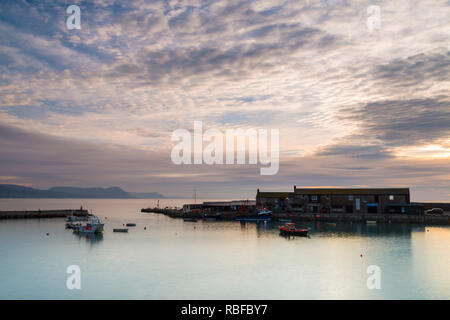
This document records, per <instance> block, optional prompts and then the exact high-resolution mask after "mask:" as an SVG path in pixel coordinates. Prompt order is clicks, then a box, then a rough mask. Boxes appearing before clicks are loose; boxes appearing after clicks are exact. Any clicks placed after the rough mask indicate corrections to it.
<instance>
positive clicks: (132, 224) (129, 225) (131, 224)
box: [127, 223, 136, 227]
mask: <svg viewBox="0 0 450 320" xmlns="http://www.w3.org/2000/svg"><path fill="white" fill-rule="evenodd" d="M127 227H136V223H127Z"/></svg>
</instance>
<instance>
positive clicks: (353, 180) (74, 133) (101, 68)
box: [0, 0, 450, 202]
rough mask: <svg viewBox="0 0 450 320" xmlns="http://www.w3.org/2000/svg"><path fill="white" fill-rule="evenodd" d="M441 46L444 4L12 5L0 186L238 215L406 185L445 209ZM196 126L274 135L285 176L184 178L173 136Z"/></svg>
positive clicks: (5, 39) (7, 23) (448, 179)
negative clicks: (301, 198) (124, 194)
mask: <svg viewBox="0 0 450 320" xmlns="http://www.w3.org/2000/svg"><path fill="white" fill-rule="evenodd" d="M72 4H75V5H78V6H79V8H80V12H81V28H80V29H68V28H67V24H66V20H67V19H68V17H69V16H70V14H67V13H66V9H67V7H68V6H70V5H72ZM371 6H376V7H377V8H379V13H380V15H379V17H380V20H377V21H381V22H380V24H379V25H378V26H377V27H376V28H374V27H373V24H370V23H368V19H369V22H370V21H373V20H370V19H373V17H374V16H373V11H370V10H369V13H368V8H369V7H371ZM449 39H450V2H449V1H439V0H433V1H414V0H398V1H391V0H389V1H343V0H331V1H324V0H322V1H319V0H317V1H298V0H295V1H290V0H288V1H282V0H277V1H274V0H254V1H241V0H239V1H237V0H230V1H223V0H220V1H207V0H205V1H201V0H198V1H170V0H166V1H144V0H134V1H112V0H111V1H110V0H94V1H92V0H91V1H55V0H51V1H23V0H22V1H17V0H15V1H9V0H2V1H1V3H0V183H5V184H20V185H26V186H32V187H37V188H49V187H52V186H60V185H65V186H80V187H109V186H120V187H122V188H123V189H125V190H127V191H134V192H160V193H162V194H164V195H166V196H178V197H183V196H184V197H192V195H193V192H194V191H193V190H194V189H195V190H196V193H197V197H199V198H208V197H210V198H235V199H245V198H252V197H254V196H255V194H256V189H257V188H259V189H260V190H262V191H292V190H293V186H294V185H297V187H302V186H304V187H310V186H317V187H320V186H327V187H366V186H367V187H409V188H410V189H411V194H412V200H413V201H447V202H448V201H450V161H449V157H450V97H449V91H450V90H449V89H450V53H449V48H450V46H449ZM200 120H201V121H203V126H204V127H205V129H208V128H211V129H218V130H221V131H223V132H224V131H225V130H227V129H233V128H243V129H248V128H256V129H278V130H279V134H280V137H279V145H280V146H279V152H280V165H279V171H278V173H277V174H276V175H268V176H263V175H260V170H259V167H260V166H259V165H249V164H244V165H206V164H197V165H175V164H174V163H173V162H172V161H171V150H172V148H173V146H174V143H173V141H171V135H172V133H173V132H174V130H177V129H180V128H184V129H187V130H190V131H192V130H193V126H194V121H200Z"/></svg>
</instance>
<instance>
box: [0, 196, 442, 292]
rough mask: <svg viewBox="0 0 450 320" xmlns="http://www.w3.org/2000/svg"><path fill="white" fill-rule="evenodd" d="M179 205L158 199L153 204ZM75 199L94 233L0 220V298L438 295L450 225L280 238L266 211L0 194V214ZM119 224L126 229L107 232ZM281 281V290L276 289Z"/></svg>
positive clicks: (309, 224) (324, 225) (328, 230)
mask: <svg viewBox="0 0 450 320" xmlns="http://www.w3.org/2000/svg"><path fill="white" fill-rule="evenodd" d="M189 201H190V200H189V199H165V200H161V201H160V206H162V207H166V206H167V207H172V208H174V207H181V206H182V205H183V204H184V203H187V202H189ZM152 202H153V203H152ZM198 202H211V200H208V199H198ZM80 204H82V205H83V207H85V208H92V209H93V212H94V213H96V215H97V216H99V217H100V218H101V219H102V221H103V222H104V223H105V225H104V232H103V234H100V235H95V234H93V235H89V234H86V235H82V234H74V233H73V232H72V230H67V229H65V228H64V218H55V219H53V218H52V219H23V220H20V219H5V220H1V221H0V241H2V246H0V250H1V251H0V254H1V256H2V263H1V264H0V280H1V281H2V288H1V289H0V297H1V298H3V299H15V298H16V299H27V298H29V299H33V298H35V299H204V298H205V297H208V298H210V299H330V298H332V299H339V298H342V299H448V298H449V295H448V288H449V287H450V277H449V275H448V272H447V266H448V263H449V262H450V261H449V260H450V255H449V254H448V243H449V241H450V228H449V226H437V225H436V226H427V225H418V224H402V223H392V224H388V223H382V224H380V223H377V224H366V223H361V222H336V223H328V222H325V221H322V220H316V221H312V220H311V221H295V224H296V226H297V227H299V228H310V231H309V232H308V237H283V236H280V234H279V233H280V232H279V227H280V226H282V225H284V224H285V222H279V221H277V220H275V219H272V221H271V222H267V223H252V222H238V221H232V220H217V221H211V220H203V219H198V221H197V222H196V223H190V222H189V223H187V222H184V221H183V219H174V218H172V217H170V216H168V215H165V214H157V213H146V212H144V213H142V212H140V210H139V209H138V208H144V207H146V206H148V205H149V204H150V205H152V204H153V206H155V207H156V204H157V201H156V200H154V201H149V200H147V199H145V200H119V199H117V200H114V199H113V200H110V199H69V200H67V199H21V200H20V201H17V200H13V199H7V200H0V206H1V208H2V209H4V210H6V209H8V210H18V209H19V208H23V209H30V208H39V207H40V208H44V207H46V208H48V209H52V208H62V207H72V208H76V207H77V206H78V207H79V206H80ZM274 215H275V214H274ZM105 217H107V219H105ZM127 223H135V224H136V226H135V227H133V228H130V230H129V231H128V233H115V232H113V229H114V228H122V225H123V224H127ZM47 233H49V235H47ZM131 249H132V250H131ZM361 255H362V257H361ZM430 261H432V262H433V263H432V264H431V263H430ZM374 264H375V265H378V266H380V268H381V270H382V271H383V273H382V283H381V284H382V287H381V290H368V289H367V287H366V278H367V273H366V269H367V267H368V266H370V265H374ZM70 265H78V266H79V267H80V270H81V276H82V283H81V290H72V291H71V290H67V289H66V287H65V285H64V284H65V282H66V278H67V274H66V269H67V267H68V266H70ZM280 283H289V286H285V287H284V288H283V290H280V287H279V284H280Z"/></svg>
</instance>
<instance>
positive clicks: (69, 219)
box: [65, 211, 89, 223]
mask: <svg viewBox="0 0 450 320" xmlns="http://www.w3.org/2000/svg"><path fill="white" fill-rule="evenodd" d="M88 219H89V216H75V215H74V214H73V211H72V212H71V213H70V215H69V216H67V217H66V218H65V220H66V222H69V223H71V222H75V221H87V220H88Z"/></svg>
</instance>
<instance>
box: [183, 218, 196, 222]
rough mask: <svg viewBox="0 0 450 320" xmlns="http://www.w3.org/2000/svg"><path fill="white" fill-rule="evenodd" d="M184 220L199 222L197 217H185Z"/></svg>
mask: <svg viewBox="0 0 450 320" xmlns="http://www.w3.org/2000/svg"><path fill="white" fill-rule="evenodd" d="M183 221H185V222H197V219H196V218H184V219H183Z"/></svg>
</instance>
